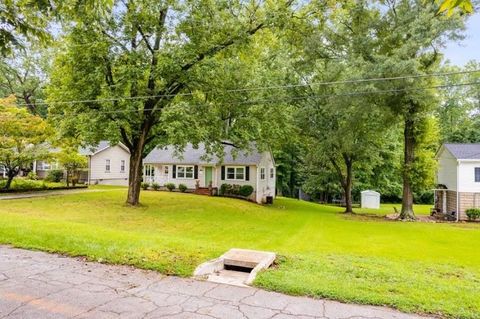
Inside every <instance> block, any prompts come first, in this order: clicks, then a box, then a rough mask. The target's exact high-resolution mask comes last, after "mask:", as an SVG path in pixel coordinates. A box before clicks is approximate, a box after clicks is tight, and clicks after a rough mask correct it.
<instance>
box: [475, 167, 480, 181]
mask: <svg viewBox="0 0 480 319" xmlns="http://www.w3.org/2000/svg"><path fill="white" fill-rule="evenodd" d="M475 182H476V183H480V167H475Z"/></svg>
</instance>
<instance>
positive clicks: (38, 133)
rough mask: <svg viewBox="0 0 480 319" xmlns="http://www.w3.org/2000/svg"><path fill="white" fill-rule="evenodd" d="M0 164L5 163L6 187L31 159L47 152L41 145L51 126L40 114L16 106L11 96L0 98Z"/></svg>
mask: <svg viewBox="0 0 480 319" xmlns="http://www.w3.org/2000/svg"><path fill="white" fill-rule="evenodd" d="M0 119H1V122H2V125H0V165H2V166H4V167H5V170H6V175H7V182H6V184H5V189H9V188H10V185H11V183H12V180H13V178H14V177H15V176H17V175H18V174H19V173H20V171H21V170H23V169H28V168H29V167H30V165H31V164H32V162H33V161H34V160H37V159H42V158H44V157H46V156H47V151H46V149H45V147H44V146H43V145H42V143H44V142H45V141H46V139H47V138H48V137H49V136H50V133H51V130H50V129H49V127H48V125H47V123H46V122H45V121H44V120H43V119H42V118H40V117H38V116H34V115H31V114H29V113H28V112H27V110H25V109H19V108H17V107H16V106H15V99H14V98H12V97H11V98H7V99H0Z"/></svg>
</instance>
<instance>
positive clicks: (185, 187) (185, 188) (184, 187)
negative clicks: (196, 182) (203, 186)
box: [178, 184, 188, 193]
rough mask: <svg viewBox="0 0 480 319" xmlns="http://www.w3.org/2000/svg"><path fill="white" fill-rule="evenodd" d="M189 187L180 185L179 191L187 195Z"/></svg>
mask: <svg viewBox="0 0 480 319" xmlns="http://www.w3.org/2000/svg"><path fill="white" fill-rule="evenodd" d="M187 188H188V187H187V185H185V184H179V185H178V189H179V190H180V191H181V192H182V193H185V192H186V191H187Z"/></svg>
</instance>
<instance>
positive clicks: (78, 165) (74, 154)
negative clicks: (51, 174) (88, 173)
mask: <svg viewBox="0 0 480 319" xmlns="http://www.w3.org/2000/svg"><path fill="white" fill-rule="evenodd" d="M56 158H57V160H58V163H59V164H60V167H63V168H64V169H65V170H66V171H67V187H70V182H71V183H72V186H74V187H75V185H76V184H77V181H78V179H79V174H80V170H81V169H82V168H86V167H87V158H86V157H85V156H83V155H80V154H79V153H78V150H77V148H75V147H72V146H66V147H64V148H62V150H61V151H60V152H59V153H58V154H56Z"/></svg>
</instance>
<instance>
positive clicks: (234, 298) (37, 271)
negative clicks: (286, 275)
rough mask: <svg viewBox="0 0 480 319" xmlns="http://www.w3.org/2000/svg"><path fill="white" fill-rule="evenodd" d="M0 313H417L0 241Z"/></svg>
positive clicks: (404, 318) (391, 317) (401, 318)
mask: <svg viewBox="0 0 480 319" xmlns="http://www.w3.org/2000/svg"><path fill="white" fill-rule="evenodd" d="M0 318H35V319H37V318H42V319H43V318H95V319H97V318H99V319H100V318H192V319H195V318H229V319H235V318H264V319H268V318H276V319H282V318H283V319H287V318H292V319H293V318H329V319H334V318H352V319H353V318H355V319H362V318H388V319H395V318H396V319H414V318H423V317H419V316H415V315H408V314H403V313H400V312H397V311H395V310H392V309H389V308H383V307H371V306H360V305H349V304H343V303H339V302H335V301H329V300H317V299H311V298H305V297H291V296H286V295H282V294H278V293H273V292H267V291H264V290H259V289H255V288H241V287H236V286H228V285H222V284H214V283H210V282H203V281H196V280H193V279H184V278H178V277H166V276H162V275H160V274H158V273H156V272H153V271H144V270H139V269H134V268H131V267H125V266H111V265H104V264H99V263H92V262H85V261H83V260H82V259H79V258H69V257H64V256H59V255H53V254H47V253H43V252H35V251H28V250H22V249H13V248H10V247H6V246H0Z"/></svg>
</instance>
